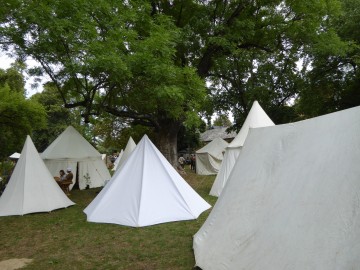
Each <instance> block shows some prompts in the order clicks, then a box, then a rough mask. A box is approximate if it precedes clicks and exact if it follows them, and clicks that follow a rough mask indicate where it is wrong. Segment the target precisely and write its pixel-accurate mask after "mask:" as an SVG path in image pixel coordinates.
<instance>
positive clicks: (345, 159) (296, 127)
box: [194, 107, 360, 270]
mask: <svg viewBox="0 0 360 270" xmlns="http://www.w3.org/2000/svg"><path fill="white" fill-rule="evenodd" d="M359 134H360V107H356V108H352V109H348V110H344V111H340V112H336V113H332V114H328V115H325V116H321V117H317V118H313V119H309V120H305V121H301V122H296V123H292V124H286V125H278V126H272V127H265V128H255V129H251V130H250V132H249V136H248V138H247V139H246V143H245V145H244V147H243V149H242V151H241V153H240V155H239V157H238V160H237V161H236V164H235V166H234V169H233V171H232V173H231V175H230V177H229V179H228V182H227V184H226V186H225V188H224V190H223V191H222V194H221V196H220V197H219V198H218V200H217V202H216V204H215V206H214V208H213V210H212V211H211V213H210V215H209V216H208V218H207V220H206V221H205V223H204V225H203V226H202V227H201V229H200V230H199V231H198V232H197V233H196V235H195V236H194V252H195V260H196V265H197V266H199V267H200V268H201V269H203V270H211V269H216V270H218V269H247V270H264V269H267V270H279V269H291V270H303V269H316V270H348V269H359V266H360V256H359V254H360V196H359V194H360V166H359V164H360V136H359Z"/></svg>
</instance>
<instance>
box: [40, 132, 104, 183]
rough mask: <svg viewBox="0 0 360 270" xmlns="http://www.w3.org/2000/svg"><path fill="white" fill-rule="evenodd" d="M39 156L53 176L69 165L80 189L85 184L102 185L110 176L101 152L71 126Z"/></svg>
mask: <svg viewBox="0 0 360 270" xmlns="http://www.w3.org/2000/svg"><path fill="white" fill-rule="evenodd" d="M41 157H42V159H43V160H44V162H45V164H46V166H47V167H48V168H49V171H50V172H51V174H52V175H54V176H56V175H58V174H59V171H60V170H64V169H66V168H68V167H70V168H71V169H72V171H73V173H74V177H75V175H76V174H77V180H78V182H79V188H80V189H85V188H86V186H87V185H89V186H90V187H91V188H95V187H100V186H103V185H104V183H105V180H109V179H110V177H111V176H110V173H109V171H108V169H107V168H106V165H105V163H104V161H102V159H101V154H100V153H99V152H98V151H97V150H96V149H95V148H94V147H93V146H92V145H91V144H90V143H89V142H88V141H87V140H86V139H85V138H84V137H83V136H81V134H80V133H79V132H78V131H77V130H76V129H75V128H73V127H72V126H69V127H67V128H66V129H65V130H64V131H63V133H61V134H60V135H59V136H58V137H57V138H56V139H55V140H54V141H53V142H52V143H51V144H50V145H49V146H48V148H46V150H45V151H44V152H43V153H42V154H41ZM74 184H75V180H74ZM72 186H73V185H71V186H70V188H72Z"/></svg>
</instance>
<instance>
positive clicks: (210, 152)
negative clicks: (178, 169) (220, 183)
mask: <svg viewBox="0 0 360 270" xmlns="http://www.w3.org/2000/svg"><path fill="white" fill-rule="evenodd" d="M226 146H228V143H227V142H226V141H224V140H223V139H221V138H216V139H214V140H213V141H211V142H210V143H208V144H207V145H205V146H204V147H203V148H201V149H199V150H197V151H196V153H195V156H196V173H197V174H201V175H211V174H217V173H218V171H219V169H220V167H221V162H222V160H223V153H224V151H225V148H226Z"/></svg>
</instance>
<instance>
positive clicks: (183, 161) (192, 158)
mask: <svg viewBox="0 0 360 270" xmlns="http://www.w3.org/2000/svg"><path fill="white" fill-rule="evenodd" d="M178 162H179V164H180V166H181V168H183V169H184V168H185V164H190V169H191V170H194V171H195V163H196V158H195V155H194V154H192V155H191V156H190V158H187V159H185V158H184V156H183V155H180V157H179V159H178Z"/></svg>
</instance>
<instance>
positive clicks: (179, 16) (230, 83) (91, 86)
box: [0, 0, 339, 163]
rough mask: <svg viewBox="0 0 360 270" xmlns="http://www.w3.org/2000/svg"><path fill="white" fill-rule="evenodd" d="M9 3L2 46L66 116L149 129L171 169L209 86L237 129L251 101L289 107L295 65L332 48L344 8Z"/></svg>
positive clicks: (316, 1)
mask: <svg viewBox="0 0 360 270" xmlns="http://www.w3.org/2000/svg"><path fill="white" fill-rule="evenodd" d="M5 2H6V5H4V6H5V8H4V10H2V12H0V18H1V22H2V24H1V28H0V33H1V34H2V35H1V36H2V44H4V46H5V47H6V46H7V44H13V45H14V46H15V49H16V51H17V53H18V55H20V56H21V55H31V56H32V57H33V58H34V59H36V60H37V61H38V62H39V63H40V64H41V69H42V70H43V71H45V72H46V73H47V74H48V75H49V76H50V78H51V79H52V80H53V81H54V83H55V85H56V87H57V89H58V91H59V93H60V94H61V97H62V99H63V102H64V104H65V107H67V108H73V107H76V106H81V107H82V108H83V109H82V115H83V117H84V118H85V121H86V122H89V121H90V117H91V116H96V117H101V114H102V112H107V113H110V114H113V115H115V116H117V117H125V118H127V119H133V121H134V123H135V124H136V123H139V124H142V125H147V126H151V127H152V128H154V130H155V132H157V134H158V136H157V138H158V146H159V147H160V150H162V152H163V153H164V154H165V156H166V157H167V158H168V159H169V160H170V161H171V162H172V163H175V162H176V150H177V149H176V141H177V140H176V137H177V134H178V132H179V130H180V129H181V127H182V125H184V124H185V125H186V126H191V125H193V124H194V123H196V122H197V121H198V118H197V112H198V111H199V110H201V109H204V107H202V105H203V104H208V103H207V101H206V97H205V94H206V93H205V88H204V85H205V83H204V82H205V80H207V81H208V83H210V84H212V86H213V87H212V93H213V94H215V96H216V97H217V96H221V95H223V93H226V92H227V93H228V94H225V95H223V97H224V98H220V99H216V100H215V101H217V100H219V101H220V102H219V103H218V110H222V109H223V107H222V106H223V104H224V103H225V104H229V105H228V106H229V107H228V108H230V109H232V108H234V107H235V106H233V104H235V105H238V106H237V107H235V108H239V110H240V112H241V113H239V111H237V110H234V116H235V119H237V118H240V115H241V114H243V113H245V112H246V111H247V108H249V107H250V104H251V102H252V99H253V98H257V99H261V102H262V103H265V104H267V106H268V107H272V106H274V104H275V105H279V104H281V105H282V104H284V103H285V102H286V101H287V100H288V99H289V98H291V97H293V96H294V95H295V94H296V93H297V91H298V90H297V88H298V87H299V83H298V78H299V75H296V76H295V75H293V73H292V72H293V71H294V70H295V68H296V61H297V60H299V59H300V58H301V57H303V52H304V51H305V48H306V47H309V46H312V45H313V44H314V43H316V42H318V41H319V40H322V41H323V44H326V42H327V41H328V40H329V38H331V36H329V35H328V34H327V33H328V29H327V25H326V24H325V23H324V22H326V18H328V17H329V14H332V13H334V12H336V10H337V8H338V7H339V5H338V3H339V2H338V0H308V1H306V2H303V1H294V0H289V1H282V0H263V1H253V0H246V1H243V0H241V1H240V0H239V1H190V0H185V1H184V0H181V1H180V0H175V1H145V0H144V1H111V0H107V1H100V0H90V1H84V0H73V1H69V0H64V1H61V2H60V1H55V0H50V1H35V0H28V1H24V0H6V1H5ZM237 63H239V65H238V66H237ZM235 67H236V69H235ZM237 93H239V94H241V95H240V96H239V97H238V96H237ZM245 93H246V94H245ZM208 94H210V91H209V92H208ZM227 97H230V98H231V99H233V101H231V99H230V100H229V99H227ZM231 102H233V103H231ZM267 106H265V107H267ZM224 108H226V105H225V107H224ZM238 115H239V117H238Z"/></svg>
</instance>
